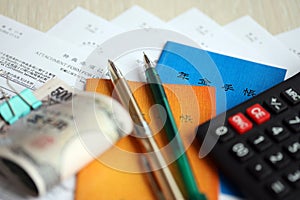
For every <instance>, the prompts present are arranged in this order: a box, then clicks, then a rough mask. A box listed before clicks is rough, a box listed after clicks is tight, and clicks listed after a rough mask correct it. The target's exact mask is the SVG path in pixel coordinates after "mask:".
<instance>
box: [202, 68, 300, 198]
mask: <svg viewBox="0 0 300 200" xmlns="http://www.w3.org/2000/svg"><path fill="white" fill-rule="evenodd" d="M197 139H198V140H199V141H200V142H201V143H202V145H204V146H205V144H204V143H205V142H207V141H215V143H212V144H214V145H213V146H212V147H211V149H210V150H209V152H208V156H209V157H210V158H212V160H213V161H214V162H215V164H216V166H217V167H218V168H219V169H220V171H222V172H223V174H224V175H225V176H226V177H227V178H228V179H229V180H231V182H232V183H233V184H234V185H235V186H236V188H237V189H239V191H241V193H242V194H243V195H244V196H245V197H246V199H263V200H267V199H270V200H271V199H272V200H273V199H285V200H296V199H300V73H298V74H296V75H294V76H293V77H291V78H289V79H287V80H286V81H284V82H282V83H280V84H278V85H276V86H274V87H272V88H270V89H268V90H266V91H265V92H263V93H261V94H259V95H257V96H255V97H253V98H251V99H250V100H248V101H246V102H244V103H242V104H240V105H238V106H236V107H234V108H232V109H230V110H228V111H226V112H224V113H222V114H220V115H218V116H216V117H215V118H213V119H211V120H209V121H207V122H206V123H204V124H202V125H200V126H199V127H198V130H197ZM206 145H207V144H206ZM208 146H209V145H208Z"/></svg>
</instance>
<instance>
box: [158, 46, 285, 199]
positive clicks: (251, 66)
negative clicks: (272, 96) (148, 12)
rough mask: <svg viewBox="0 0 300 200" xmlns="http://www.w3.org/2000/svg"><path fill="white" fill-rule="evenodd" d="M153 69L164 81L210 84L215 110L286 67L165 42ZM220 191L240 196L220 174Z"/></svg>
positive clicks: (278, 76) (255, 90)
mask: <svg viewBox="0 0 300 200" xmlns="http://www.w3.org/2000/svg"><path fill="white" fill-rule="evenodd" d="M156 69H157V71H158V73H159V75H160V78H161V80H162V82H163V83H172V84H189V85H203V86H213V87H215V88H216V109H217V114H220V113H222V112H225V111H226V110H228V109H230V108H232V107H234V106H236V105H238V104H240V103H242V102H244V101H246V100H248V99H249V98H251V97H253V96H255V95H257V94H259V93H261V92H263V91H264V90H266V89H268V88H270V87H272V86H274V85H276V84H278V83H280V82H282V81H283V80H284V77H285V74H286V70H285V69H281V68H277V67H272V66H268V65H264V64H259V63H255V62H251V61H247V60H242V59H238V58H234V57H230V56H226V55H222V54H218V53H214V52H210V51H205V50H202V49H197V48H194V47H190V46H186V45H182V44H178V43H175V42H167V43H166V45H165V47H164V49H163V51H162V53H161V55H160V58H159V60H158V63H157V66H156ZM220 179H221V193H223V194H229V195H235V196H240V194H238V193H237V192H236V191H234V190H233V189H232V188H233V187H232V186H231V185H230V184H229V183H228V182H227V181H226V179H224V177H223V176H222V175H220Z"/></svg>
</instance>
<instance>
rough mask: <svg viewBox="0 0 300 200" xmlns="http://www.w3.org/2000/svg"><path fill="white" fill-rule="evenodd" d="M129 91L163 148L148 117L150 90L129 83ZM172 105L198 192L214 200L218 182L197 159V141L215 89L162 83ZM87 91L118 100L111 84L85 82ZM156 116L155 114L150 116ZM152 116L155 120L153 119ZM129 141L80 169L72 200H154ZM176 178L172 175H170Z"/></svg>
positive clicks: (211, 109)
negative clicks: (74, 195) (198, 127)
mask: <svg viewBox="0 0 300 200" xmlns="http://www.w3.org/2000/svg"><path fill="white" fill-rule="evenodd" d="M129 85H130V87H131V90H132V91H134V96H135V98H136V100H137V102H138V104H139V106H140V108H141V110H142V112H143V114H144V117H145V119H146V121H147V122H148V123H149V125H150V127H151V129H152V131H153V132H154V133H156V134H155V139H156V140H157V142H158V143H159V145H160V147H161V148H163V147H164V145H166V144H165V143H164V141H163V138H162V136H161V134H164V133H163V132H162V131H160V129H161V128H162V127H160V126H161V125H159V123H157V122H155V119H156V118H157V117H156V116H155V114H152V112H151V111H150V112H149V110H151V106H153V105H154V103H153V100H152V96H151V90H150V88H148V86H146V84H145V83H140V82H131V81H129ZM164 88H165V90H166V94H167V97H168V100H169V102H170V106H171V109H172V112H173V115H174V118H175V121H176V124H177V127H178V129H179V132H180V135H181V138H182V140H183V143H184V145H185V147H186V148H187V151H186V153H187V156H188V159H189V161H190V164H191V166H192V170H193V173H194V175H195V177H196V181H197V184H198V187H199V189H200V191H201V192H203V193H205V195H206V196H207V197H208V199H210V200H214V199H218V194H219V178H218V174H217V172H216V169H215V167H214V166H213V165H212V163H211V162H210V161H209V160H207V159H201V160H200V159H199V157H198V153H199V149H200V145H199V143H198V141H197V139H196V138H195V133H196V128H197V126H198V125H199V124H200V123H203V122H204V121H207V120H208V119H210V118H211V117H212V116H214V115H215V110H216V107H215V89H214V88H213V87H206V86H187V85H175V84H164ZM86 90H87V91H93V92H97V93H102V94H105V95H109V96H113V97H114V98H117V95H116V92H114V90H113V85H112V84H111V82H110V80H103V79H89V80H87V84H86ZM154 113H155V112H154ZM153 115H154V116H153ZM135 139H136V138H134V137H132V136H128V137H125V138H123V139H121V140H120V141H119V142H118V143H117V144H116V146H114V147H113V148H111V149H110V150H108V151H107V152H105V153H104V154H103V155H101V156H100V157H98V158H96V159H95V160H94V161H93V162H91V163H90V164H89V165H88V166H86V167H85V168H84V169H82V170H81V171H80V172H79V173H78V176H77V186H76V199H77V200H85V199H87V198H88V199H97V200H99V199H105V200H107V199H110V200H114V199H116V200H117V199H122V200H127V199H128V200H134V199H137V200H140V199H149V200H152V199H155V195H154V194H153V193H152V190H151V188H150V185H149V182H148V178H147V176H146V173H139V172H141V162H140V160H139V159H138V158H137V156H135V155H136V154H137V153H139V152H140V150H139V147H138V146H137V143H136V140H135ZM174 176H176V174H175V175H174Z"/></svg>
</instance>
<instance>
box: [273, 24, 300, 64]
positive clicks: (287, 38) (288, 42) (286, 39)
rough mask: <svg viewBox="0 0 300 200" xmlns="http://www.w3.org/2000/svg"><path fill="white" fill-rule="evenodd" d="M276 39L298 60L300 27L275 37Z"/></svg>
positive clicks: (299, 56) (299, 54)
mask: <svg viewBox="0 0 300 200" xmlns="http://www.w3.org/2000/svg"><path fill="white" fill-rule="evenodd" d="M276 38H277V39H278V40H280V41H281V42H282V43H283V44H284V45H285V46H286V47H287V48H288V49H289V50H290V51H291V52H292V53H294V54H296V56H298V58H300V27H299V28H296V29H294V30H291V31H287V32H285V33H280V34H278V35H276ZM299 67H300V66H299Z"/></svg>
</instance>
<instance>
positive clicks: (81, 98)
mask: <svg viewBox="0 0 300 200" xmlns="http://www.w3.org/2000/svg"><path fill="white" fill-rule="evenodd" d="M34 93H35V95H36V97H37V98H38V99H40V100H42V102H43V106H42V107H41V108H39V109H38V110H35V111H32V112H31V113H30V114H29V115H27V116H25V117H23V118H21V119H19V120H18V121H17V122H16V123H15V124H13V125H12V126H7V127H6V128H5V131H3V132H2V134H1V139H0V140H2V141H5V142H1V145H0V174H1V175H2V176H4V177H6V178H7V180H9V181H10V182H11V183H12V184H13V186H14V187H16V188H18V192H20V193H22V194H23V195H29V196H40V195H43V194H45V193H46V192H47V191H49V190H50V189H51V188H53V187H54V186H56V185H58V184H59V183H60V182H62V181H63V180H65V179H67V178H68V177H71V176H72V175H74V174H75V173H76V172H78V171H79V170H80V169H81V168H82V167H83V166H85V165H86V164H88V163H89V162H90V161H91V160H93V159H95V158H97V157H98V156H99V155H100V154H101V153H103V152H104V151H105V150H107V149H108V148H110V147H111V146H112V145H114V143H115V142H116V141H118V140H119V139H120V138H122V137H124V136H126V135H127V134H129V133H130V132H131V131H132V122H131V118H130V116H129V114H128V113H127V111H126V110H125V109H124V108H123V107H122V106H121V105H120V104H119V103H118V102H117V101H115V100H113V99H112V98H110V97H107V96H103V95H100V94H95V93H89V92H79V91H78V92H77V91H74V90H73V89H72V88H70V87H68V86H67V85H64V84H62V82H61V81H59V80H57V79H56V80H52V81H50V82H49V83H47V84H45V85H44V86H43V87H42V88H40V89H38V90H36V91H35V92H34Z"/></svg>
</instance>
